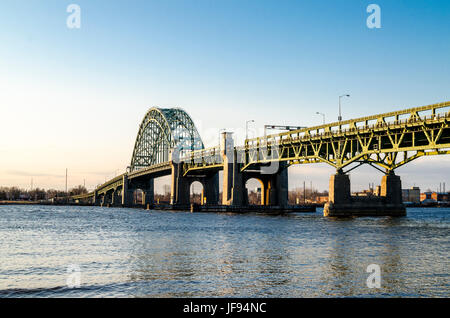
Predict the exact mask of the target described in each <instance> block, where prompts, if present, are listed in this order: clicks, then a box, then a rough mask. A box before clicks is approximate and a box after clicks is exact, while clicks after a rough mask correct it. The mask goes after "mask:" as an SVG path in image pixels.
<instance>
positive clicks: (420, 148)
mask: <svg viewBox="0 0 450 318" xmlns="http://www.w3.org/2000/svg"><path fill="white" fill-rule="evenodd" d="M449 121H450V102H444V103H438V104H433V105H428V106H422V107H416V108H410V109H405V110H399V111H395V112H391V113H385V114H379V115H373V116H368V117H363V118H357V119H351V120H345V121H341V122H334V123H330V124H325V125H321V126H315V127H308V128H304V129H299V130H294V131H289V132H285V133H280V134H273V135H268V136H261V137H258V138H253V139H247V140H245V144H244V145H242V146H235V145H234V140H233V136H232V134H231V133H227V132H225V133H223V134H222V135H221V143H220V145H218V146H216V147H213V148H208V149H205V148H204V145H203V142H202V139H201V136H200V135H199V133H198V131H197V129H196V127H195V125H194V123H193V121H192V119H191V118H190V117H189V115H188V114H187V113H186V112H185V111H183V110H182V109H162V108H151V109H150V110H149V111H148V112H147V114H146V115H145V117H144V119H143V121H142V123H141V125H140V127H139V132H138V135H137V138H136V142H135V146H134V150H133V155H132V159H131V165H130V167H129V171H127V173H124V174H122V175H120V176H118V177H116V178H113V179H111V180H109V181H107V182H105V183H104V184H102V185H100V186H99V187H98V188H97V189H95V191H93V192H91V193H89V194H85V195H79V196H74V197H72V198H71V199H72V200H74V201H75V202H78V203H92V204H102V205H110V206H123V207H127V206H132V205H133V198H134V192H135V191H136V190H138V189H139V190H142V191H143V202H142V204H143V205H144V206H153V204H154V179H155V178H158V177H161V176H165V175H170V176H171V197H170V205H171V206H172V207H173V208H174V209H176V208H179V209H186V208H188V207H189V204H190V202H189V197H190V185H191V184H192V183H193V182H194V181H199V182H200V183H201V184H202V185H203V194H202V200H201V201H202V204H203V205H204V206H205V207H208V206H209V207H216V208H217V209H219V206H220V207H222V208H224V207H232V208H234V209H235V210H239V209H245V208H246V207H248V194H247V189H246V187H245V184H246V182H247V181H248V180H249V179H252V178H256V179H257V180H259V181H260V183H261V204H262V205H263V206H271V207H274V208H275V209H278V210H280V211H283V210H288V209H289V205H288V173H287V168H288V167H289V166H291V165H294V164H313V163H327V164H329V165H331V166H333V167H334V168H335V169H336V174H335V175H332V176H331V178H330V189H329V190H330V191H329V203H327V204H326V206H325V209H324V214H325V215H326V216H352V215H380V216H381V215H405V213H406V212H405V208H404V206H403V202H402V192H401V180H400V177H399V176H397V175H396V174H395V169H397V168H398V167H400V166H403V165H405V164H407V163H409V162H411V161H413V160H415V159H417V158H420V157H424V156H434V155H444V154H450V125H449ZM363 164H366V165H370V166H372V167H374V168H375V169H378V170H379V171H380V172H382V173H383V177H382V180H381V191H380V193H379V194H378V195H377V196H375V197H371V198H361V197H353V196H351V193H350V179H349V177H348V172H350V171H351V170H353V169H355V168H357V167H359V166H361V165H363ZM219 171H223V181H222V182H223V184H222V185H223V187H222V189H223V190H222V196H221V197H219ZM212 210H214V209H212ZM225 210H226V209H225Z"/></svg>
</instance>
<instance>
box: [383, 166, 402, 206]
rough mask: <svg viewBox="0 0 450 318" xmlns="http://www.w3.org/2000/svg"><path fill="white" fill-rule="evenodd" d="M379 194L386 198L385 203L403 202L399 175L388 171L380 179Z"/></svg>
mask: <svg viewBox="0 0 450 318" xmlns="http://www.w3.org/2000/svg"><path fill="white" fill-rule="evenodd" d="M380 195H381V196H383V197H385V198H386V203H387V204H403V198H402V181H401V180H400V176H397V175H395V174H394V172H390V173H389V174H386V175H384V176H383V178H382V179H381V193H380Z"/></svg>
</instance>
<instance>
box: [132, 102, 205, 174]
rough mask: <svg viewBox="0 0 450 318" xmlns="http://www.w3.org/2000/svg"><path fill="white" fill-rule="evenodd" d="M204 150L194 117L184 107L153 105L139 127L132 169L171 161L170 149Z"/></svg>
mask: <svg viewBox="0 0 450 318" xmlns="http://www.w3.org/2000/svg"><path fill="white" fill-rule="evenodd" d="M175 148H177V149H178V150H179V151H180V152H181V153H183V152H184V151H193V150H200V149H204V145H203V141H202V139H201V137H200V135H199V133H198V131H197V128H195V125H194V122H193V121H192V119H191V117H190V116H189V115H188V114H187V113H186V112H185V111H184V110H182V109H180V108H157V107H153V108H151V109H150V110H149V111H148V112H147V114H146V115H145V117H144V119H143V120H142V123H141V125H140V127H139V132H138V135H137V138H136V143H135V145H134V150H133V156H132V158H131V167H130V168H131V171H136V170H139V169H142V168H146V167H149V166H152V165H155V164H159V163H163V162H167V161H168V160H169V154H170V152H171V151H172V150H173V149H175Z"/></svg>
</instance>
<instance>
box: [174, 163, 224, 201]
mask: <svg viewBox="0 0 450 318" xmlns="http://www.w3.org/2000/svg"><path fill="white" fill-rule="evenodd" d="M182 169H183V166H182V164H180V163H177V162H174V161H172V179H171V195H170V204H171V205H174V206H180V207H187V206H189V204H190V188H191V184H192V183H193V182H195V181H198V182H200V183H201V184H202V186H203V192H202V204H204V203H206V204H208V205H216V204H218V201H219V173H218V172H206V173H205V174H204V175H191V176H183V175H182V172H183V170H182Z"/></svg>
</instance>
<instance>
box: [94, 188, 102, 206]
mask: <svg viewBox="0 0 450 318" xmlns="http://www.w3.org/2000/svg"><path fill="white" fill-rule="evenodd" d="M92 204H93V205H100V197H99V195H98V192H97V190H95V191H94V196H93V197H92Z"/></svg>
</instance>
